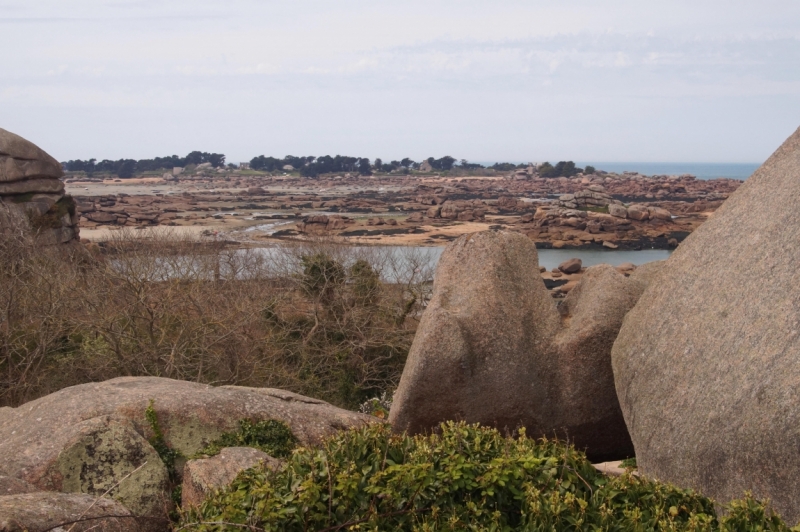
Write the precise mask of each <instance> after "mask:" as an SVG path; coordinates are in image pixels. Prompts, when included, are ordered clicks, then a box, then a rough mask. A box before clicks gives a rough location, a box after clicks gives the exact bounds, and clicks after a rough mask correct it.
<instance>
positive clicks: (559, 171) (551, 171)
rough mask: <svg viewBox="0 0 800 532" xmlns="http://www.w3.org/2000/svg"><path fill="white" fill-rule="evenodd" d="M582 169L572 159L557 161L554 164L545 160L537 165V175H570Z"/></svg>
mask: <svg viewBox="0 0 800 532" xmlns="http://www.w3.org/2000/svg"><path fill="white" fill-rule="evenodd" d="M582 171H583V169H582V168H577V167H576V166H575V163H574V162H572V161H559V162H558V163H557V164H556V165H555V166H553V165H551V164H550V163H548V162H545V163H543V164H542V165H541V166H540V167H539V175H540V176H542V177H572V176H574V175H575V174H578V173H580V172H582Z"/></svg>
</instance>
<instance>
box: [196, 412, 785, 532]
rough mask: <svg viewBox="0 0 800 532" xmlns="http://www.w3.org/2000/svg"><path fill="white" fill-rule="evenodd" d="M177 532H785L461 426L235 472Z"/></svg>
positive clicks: (334, 447)
mask: <svg viewBox="0 0 800 532" xmlns="http://www.w3.org/2000/svg"><path fill="white" fill-rule="evenodd" d="M180 529H181V530H203V531H212V530H213V531H223V530H224V531H228V530H229V531H234V530H237V531H238V530H243V529H247V530H251V531H260V530H269V531H278V530H280V531H311V530H315V531H328V532H332V531H334V530H369V531H385V530H393V531H394V530H407V531H434V530H450V531H455V530H476V531H477V530H487V531H489V530H492V531H495V530H496V531H513V530H537V531H538V530H541V531H545V530H547V531H551V530H576V531H577V530H604V531H605V530H609V531H611V530H614V531H630V530H634V531H645V530H665V531H666V530H675V531H677V530H698V531H699V530H704V531H705V530H708V531H712V530H753V531H755V530H774V531H780V530H783V531H788V530H789V529H788V528H787V527H786V526H785V525H783V524H782V523H781V521H780V520H779V519H778V518H777V517H776V516H775V515H774V514H773V513H772V512H771V510H769V508H768V507H766V506H765V505H763V504H761V503H759V502H757V501H755V500H753V499H752V498H749V497H748V498H747V499H745V500H744V501H742V502H740V503H736V504H733V505H732V506H731V507H730V514H729V515H728V516H727V517H723V518H718V517H717V516H716V514H715V511H714V507H713V504H712V501H711V500H709V499H707V498H705V497H703V496H700V495H698V494H697V493H694V492H692V491H691V490H682V489H678V488H675V487H673V486H669V485H666V484H659V483H656V482H652V481H649V480H644V479H640V478H637V477H635V476H632V475H630V474H626V475H624V476H622V477H618V478H609V477H606V476H604V475H602V474H600V473H599V472H598V471H597V470H595V469H594V468H593V467H592V465H591V464H590V463H589V462H588V461H587V459H586V457H585V456H584V455H583V454H582V453H580V452H578V451H576V450H575V449H573V448H571V447H567V446H564V445H562V444H561V443H559V442H556V441H551V440H538V441H537V440H532V439H529V438H527V437H525V434H524V432H522V433H521V434H520V435H519V437H518V438H516V439H515V438H509V437H503V436H502V435H501V434H500V433H499V432H498V431H496V430H494V429H489V428H485V427H480V426H477V425H466V424H463V423H447V424H443V425H442V426H441V427H440V431H439V432H438V433H437V434H434V435H431V436H415V437H409V436H407V435H395V434H393V433H392V430H391V428H390V427H388V426H386V425H380V424H375V425H371V426H368V427H363V428H360V429H354V430H351V431H347V432H342V433H340V434H338V435H336V436H334V437H333V438H331V439H329V440H328V441H327V442H326V443H325V444H324V445H323V447H322V448H320V449H306V448H301V449H298V450H295V452H294V453H293V454H292V456H291V458H290V459H289V460H288V461H287V463H286V465H285V467H284V468H283V469H281V470H280V471H277V472H270V471H269V470H267V469H265V468H256V469H251V470H248V471H245V472H243V473H242V474H240V475H239V476H238V477H237V479H236V480H235V481H234V482H233V484H232V485H231V486H230V487H229V488H228V489H227V490H225V491H221V492H218V493H216V494H214V495H213V496H212V497H210V498H209V499H208V500H206V501H205V502H204V503H203V504H202V505H201V507H200V508H199V509H198V510H192V511H190V512H189V513H187V514H186V515H185V516H184V519H183V522H182V523H181V528H180Z"/></svg>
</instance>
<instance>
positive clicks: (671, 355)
mask: <svg viewBox="0 0 800 532" xmlns="http://www.w3.org/2000/svg"><path fill="white" fill-rule="evenodd" d="M798 198H800V129H799V130H798V131H797V132H795V133H794V134H793V135H792V136H791V137H790V138H789V139H788V140H787V141H786V142H785V143H784V144H783V145H782V146H781V147H780V148H779V149H778V150H777V151H776V152H775V153H774V154H773V155H772V156H771V157H770V158H769V159H768V160H767V161H766V162H765V163H764V165H763V166H761V168H759V169H758V170H757V171H756V172H755V173H754V174H753V176H752V177H750V178H749V179H748V180H747V181H746V182H745V183H744V184H743V185H742V186H741V187H740V188H739V190H738V191H736V192H735V193H734V194H733V195H732V196H731V197H730V198H729V199H728V200H727V201H726V202H725V203H724V204H723V205H722V207H721V208H720V209H719V210H718V211H717V212H716V213H715V214H714V216H712V217H711V218H710V219H709V220H708V221H707V222H706V223H705V224H703V225H702V226H701V227H700V228H699V229H698V230H697V231H696V232H694V233H693V234H692V235H691V236H690V237H689V238H687V239H686V240H685V241H684V242H683V243H682V244H681V245H680V246H679V247H678V249H677V250H676V251H675V252H674V253H673V255H672V256H671V257H670V259H669V260H668V261H667V267H666V268H664V271H663V272H662V273H661V274H660V276H659V280H658V282H655V283H651V284H650V286H649V288H648V289H647V290H646V292H645V293H644V295H643V296H642V297H641V299H640V300H639V303H638V304H637V305H636V307H635V308H634V309H633V310H632V311H631V312H630V313H629V314H628V316H627V317H626V318H625V323H624V325H623V327H622V330H621V331H620V334H619V337H618V338H617V340H616V343H615V345H614V349H613V367H614V375H615V380H616V386H617V393H618V396H619V400H620V403H621V406H622V410H623V413H624V415H625V421H626V423H627V425H628V428H629V430H630V433H631V436H632V438H633V443H634V446H635V448H636V457H637V463H638V465H639V470H640V471H641V472H642V474H644V475H645V476H649V477H654V478H657V479H660V480H663V481H668V482H672V483H674V484H676V485H679V486H684V487H692V488H695V489H698V490H700V491H702V492H703V493H704V494H705V495H708V496H710V497H713V498H715V499H716V500H717V501H720V502H725V501H727V500H730V499H734V498H741V497H742V496H743V495H744V492H745V490H750V491H752V492H753V493H754V495H755V496H757V497H762V498H769V499H770V500H771V501H772V503H773V505H774V506H775V508H776V509H777V510H778V512H779V513H781V514H782V515H783V517H784V518H785V519H787V520H788V521H789V522H790V523H792V524H794V523H797V522H798V521H800V489H798V486H800V483H799V482H798V479H800V452H798V442H800V268H798V263H800V246H798V242H799V241H800V209H798Z"/></svg>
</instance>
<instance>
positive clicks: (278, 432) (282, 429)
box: [197, 419, 297, 458]
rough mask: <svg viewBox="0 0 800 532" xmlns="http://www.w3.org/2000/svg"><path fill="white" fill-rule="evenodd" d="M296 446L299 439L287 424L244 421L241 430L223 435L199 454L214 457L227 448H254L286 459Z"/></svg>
mask: <svg viewBox="0 0 800 532" xmlns="http://www.w3.org/2000/svg"><path fill="white" fill-rule="evenodd" d="M296 446H297V438H295V436H294V434H292V430H291V429H290V428H289V427H288V426H287V425H286V423H284V422H282V421H278V420H275V419H268V420H266V421H251V420H249V419H243V420H241V421H240V422H239V430H237V431H236V432H225V433H223V434H222V436H220V437H219V438H218V439H216V440H214V441H213V442H211V443H210V444H208V445H207V446H206V447H205V448H204V449H203V450H202V451H200V452H199V453H197V454H198V455H206V456H214V455H217V454H219V452H220V451H221V450H222V449H223V448H225V447H253V448H254V449H258V450H260V451H264V452H265V453H267V454H268V455H270V456H272V457H273V458H286V457H288V456H289V455H290V454H292V450H293V449H294V448H295V447H296Z"/></svg>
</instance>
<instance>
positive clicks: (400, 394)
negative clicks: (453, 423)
mask: <svg viewBox="0 0 800 532" xmlns="http://www.w3.org/2000/svg"><path fill="white" fill-rule="evenodd" d="M644 287H645V282H644V281H642V280H640V279H639V278H638V277H637V275H636V273H635V272H634V274H633V275H631V276H630V277H626V276H625V275H623V274H621V273H619V272H617V271H616V270H615V269H614V268H613V267H611V266H608V265H600V266H595V267H592V268H588V269H587V270H586V272H585V273H584V275H583V277H582V279H581V281H580V282H579V283H578V284H577V285H576V286H575V287H574V288H573V289H572V290H571V291H570V292H569V294H568V295H567V297H566V298H565V299H564V300H563V303H562V304H561V306H559V307H557V306H556V303H555V302H554V301H553V298H552V297H551V296H550V295H549V294H548V292H547V289H546V288H545V285H544V282H543V281H542V277H541V274H540V272H539V264H538V255H537V252H536V246H535V245H534V244H533V242H531V241H530V239H528V238H526V237H524V236H523V235H520V234H518V233H512V232H493V231H489V232H483V233H476V234H473V235H465V236H463V237H460V238H459V239H458V240H456V241H455V242H453V243H452V244H450V245H449V246H448V248H447V249H446V250H445V252H444V253H443V254H442V258H441V260H440V262H439V265H438V268H437V270H436V279H435V282H434V291H433V296H432V299H431V302H430V304H429V305H428V308H427V309H426V311H425V314H424V315H423V317H422V321H421V323H420V325H419V328H418V330H417V335H416V337H415V339H414V343H413V345H412V348H411V351H410V353H409V357H408V362H407V363H406V366H405V369H404V371H403V376H402V378H401V381H400V386H399V388H398V390H397V392H396V393H395V398H394V403H393V405H392V409H391V412H390V416H389V420H390V422H391V423H392V424H393V426H394V428H395V429H396V430H398V431H402V430H408V431H410V432H413V433H419V432H425V431H430V430H431V429H433V428H434V427H435V426H436V425H437V424H438V423H440V422H442V421H445V420H450V419H456V420H465V421H467V422H479V423H483V424H488V425H493V426H496V427H499V428H508V429H512V430H513V429H515V428H517V427H520V426H524V427H525V428H526V430H527V433H528V435H530V436H537V437H538V436H553V435H558V436H560V437H563V438H569V440H570V442H573V443H575V445H576V446H578V447H579V448H583V449H586V450H587V452H588V453H589V455H590V456H591V457H592V458H593V459H611V458H615V457H623V456H626V455H630V454H632V451H633V448H632V445H631V442H630V438H629V436H628V433H627V430H626V428H625V423H624V421H623V418H622V413H621V412H620V408H619V404H618V401H617V398H616V394H615V389H614V380H613V375H612V370H611V354H610V352H611V346H612V344H613V342H614V339H615V338H616V335H617V331H618V330H619V327H620V325H621V324H622V319H623V317H624V316H625V314H626V313H627V311H628V310H629V309H630V308H632V307H633V305H634V304H635V303H636V301H637V300H638V298H639V295H640V294H641V292H642V291H643V290H644Z"/></svg>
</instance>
